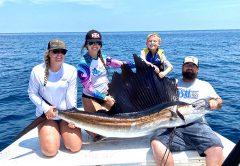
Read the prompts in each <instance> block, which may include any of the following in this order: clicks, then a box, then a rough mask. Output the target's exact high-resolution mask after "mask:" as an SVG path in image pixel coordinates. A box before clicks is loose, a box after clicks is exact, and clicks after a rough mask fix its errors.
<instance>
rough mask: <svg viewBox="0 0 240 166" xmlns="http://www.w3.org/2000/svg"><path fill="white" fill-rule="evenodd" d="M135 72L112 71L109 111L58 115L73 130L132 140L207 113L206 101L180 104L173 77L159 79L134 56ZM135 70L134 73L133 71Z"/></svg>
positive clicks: (59, 112)
mask: <svg viewBox="0 0 240 166" xmlns="http://www.w3.org/2000/svg"><path fill="white" fill-rule="evenodd" d="M133 58H134V62H135V67H136V68H135V69H131V68H130V67H129V66H128V65H127V64H123V65H122V67H121V73H118V72H114V73H113V76H112V79H111V83H110V84H109V89H108V93H109V94H110V95H111V96H113V98H114V99H115V104H114V105H113V107H112V108H111V109H110V110H109V111H105V110H99V111H97V112H86V111H80V110H79V109H77V108H72V109H68V110H57V116H58V117H59V118H60V119H62V120H65V121H67V122H69V123H74V124H75V126H76V127H79V128H81V129H85V130H88V131H91V132H94V133H97V134H99V135H102V136H105V137H117V138H133V137H140V136H145V135H149V134H151V133H153V132H154V131H156V130H157V129H159V128H172V127H178V126H181V125H186V124H189V123H191V122H193V121H195V120H197V119H199V118H201V117H202V116H203V115H204V114H205V113H206V112H207V109H206V108H207V107H208V105H207V102H206V101H205V100H199V101H196V102H194V103H192V104H187V103H184V102H180V101H179V99H178V95H177V83H176V80H175V79H174V78H168V77H164V78H160V77H159V76H158V75H157V74H156V73H155V72H154V69H153V68H152V67H151V66H149V65H148V64H146V62H145V61H144V60H143V59H141V58H140V57H139V56H137V55H133ZM134 70H135V71H134ZM44 120H46V117H45V116H44V114H43V115H42V116H40V117H38V118H37V119H35V120H34V121H33V122H32V123H31V124H30V125H29V126H27V127H26V128H25V129H24V130H23V131H21V132H20V133H19V134H18V135H17V137H16V138H19V137H21V136H22V135H24V134H26V133H27V132H28V131H29V130H31V129H32V128H34V127H36V126H37V125H38V124H40V123H41V122H43V121H44Z"/></svg>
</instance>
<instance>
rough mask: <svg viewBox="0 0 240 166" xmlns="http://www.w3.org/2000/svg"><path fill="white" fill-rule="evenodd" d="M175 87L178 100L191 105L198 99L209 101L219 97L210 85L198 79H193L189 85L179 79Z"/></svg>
mask: <svg viewBox="0 0 240 166" xmlns="http://www.w3.org/2000/svg"><path fill="white" fill-rule="evenodd" d="M177 86H178V96H179V100H180V101H183V102H186V103H192V102H194V101H197V100H199V99H206V100H209V99H211V98H218V97H219V96H218V94H217V93H216V91H215V90H214V89H213V87H212V85H211V84H210V83H208V82H206V81H202V80H199V79H195V81H194V82H191V83H187V82H184V81H183V80H182V79H179V80H178V83H177Z"/></svg>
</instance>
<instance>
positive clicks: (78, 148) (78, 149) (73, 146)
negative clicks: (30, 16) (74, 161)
mask: <svg viewBox="0 0 240 166" xmlns="http://www.w3.org/2000/svg"><path fill="white" fill-rule="evenodd" d="M81 147H82V143H81V144H78V145H76V144H75V145H72V146H71V145H70V146H68V147H66V148H67V149H69V150H70V151H71V152H73V153H76V152H78V151H80V150H81Z"/></svg>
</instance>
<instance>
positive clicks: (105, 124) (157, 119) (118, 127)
mask: <svg viewBox="0 0 240 166" xmlns="http://www.w3.org/2000/svg"><path fill="white" fill-rule="evenodd" d="M161 108H162V105H159V106H155V107H153V108H150V109H148V110H146V111H145V112H144V111H143V112H141V113H139V112H137V113H131V114H121V115H118V116H101V115H96V114H91V113H90V114H89V113H86V112H83V111H79V112H61V111H59V112H58V116H59V117H60V118H61V119H63V120H65V121H67V122H69V123H70V122H71V123H74V124H75V126H77V127H79V128H82V129H85V130H88V131H91V132H94V133H97V134H100V135H102V136H105V137H118V138H133V137H140V136H145V135H149V134H151V133H153V132H154V131H155V130H156V129H158V128H172V127H178V126H182V125H186V124H189V123H191V122H194V121H195V120H197V119H199V118H201V117H202V116H203V115H204V114H205V113H206V109H205V105H201V106H199V105H198V106H197V107H196V106H195V105H193V104H186V103H185V104H183V103H181V104H179V105H172V106H168V107H166V108H164V109H161ZM149 112H151V113H149ZM129 115H130V116H129Z"/></svg>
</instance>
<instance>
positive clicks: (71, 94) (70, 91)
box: [66, 68, 77, 109]
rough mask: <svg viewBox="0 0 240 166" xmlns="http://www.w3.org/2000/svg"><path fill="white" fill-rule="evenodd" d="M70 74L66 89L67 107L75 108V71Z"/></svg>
mask: <svg viewBox="0 0 240 166" xmlns="http://www.w3.org/2000/svg"><path fill="white" fill-rule="evenodd" d="M74 69H75V70H74V71H73V73H69V75H70V74H72V75H71V77H70V79H69V81H68V88H67V92H66V93H67V101H66V102H67V106H68V108H66V109H69V108H73V107H77V69H76V68H74ZM71 71H72V70H71Z"/></svg>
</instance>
